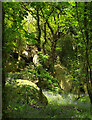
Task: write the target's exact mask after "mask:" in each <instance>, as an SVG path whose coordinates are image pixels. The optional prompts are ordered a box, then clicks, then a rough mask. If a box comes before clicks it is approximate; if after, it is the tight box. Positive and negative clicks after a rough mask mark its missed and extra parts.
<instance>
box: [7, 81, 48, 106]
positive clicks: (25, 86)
mask: <svg viewBox="0 0 92 120" xmlns="http://www.w3.org/2000/svg"><path fill="white" fill-rule="evenodd" d="M6 92H7V101H9V102H8V104H9V105H10V106H12V107H11V108H13V107H14V104H19V105H23V104H24V105H25V104H28V105H30V106H36V107H44V106H46V105H47V103H48V100H47V98H46V97H45V95H44V94H43V93H42V96H41V95H40V91H39V88H38V87H37V85H36V84H35V83H33V82H31V81H28V80H21V79H18V80H16V82H14V83H13V84H8V83H6ZM40 96H41V98H42V99H40Z"/></svg>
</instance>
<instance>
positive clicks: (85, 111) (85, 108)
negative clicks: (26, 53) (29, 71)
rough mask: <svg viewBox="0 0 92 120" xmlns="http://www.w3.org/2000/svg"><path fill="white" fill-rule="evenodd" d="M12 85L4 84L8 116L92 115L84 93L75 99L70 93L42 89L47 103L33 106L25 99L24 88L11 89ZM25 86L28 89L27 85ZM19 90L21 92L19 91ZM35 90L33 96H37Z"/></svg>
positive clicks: (64, 116)
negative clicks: (39, 106)
mask: <svg viewBox="0 0 92 120" xmlns="http://www.w3.org/2000/svg"><path fill="white" fill-rule="evenodd" d="M26 82H27V81H26ZM27 84H28V83H27ZM13 86H14V85H13V84H7V85H6V90H7V96H6V97H7V101H8V102H7V111H6V112H7V113H8V117H9V118H43V119H44V118H56V119H58V118H60V119H62V118H74V119H77V118H85V119H86V118H89V119H91V118H92V115H90V102H89V97H88V95H85V96H84V97H82V98H81V99H79V100H75V96H74V95H73V94H70V93H62V94H57V93H53V92H51V91H45V90H43V94H44V95H45V96H46V97H47V99H48V105H47V106H46V107H42V108H33V107H32V106H30V104H27V102H26V100H25V99H26V97H25V91H24V88H23V89H22V88H21V89H19V87H18V86H17V87H14V89H13ZM15 86H16V84H15ZM26 87H27V89H28V86H26ZM32 89H33V88H31V90H32ZM21 91H22V93H20V92H21ZM36 92H37V91H36V89H35V91H34V93H35V94H34V93H33V94H34V96H37V93H36ZM17 93H19V94H17ZM33 100H34V99H33ZM33 102H35V101H33Z"/></svg>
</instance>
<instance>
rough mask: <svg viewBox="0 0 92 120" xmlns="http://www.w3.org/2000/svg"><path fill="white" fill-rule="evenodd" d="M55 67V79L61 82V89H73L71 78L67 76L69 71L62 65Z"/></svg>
mask: <svg viewBox="0 0 92 120" xmlns="http://www.w3.org/2000/svg"><path fill="white" fill-rule="evenodd" d="M54 67H55V77H56V78H57V79H58V81H59V85H60V87H61V88H62V89H63V90H64V91H69V90H70V89H71V87H72V81H71V78H70V77H69V76H68V75H67V69H66V68H65V67H63V66H62V65H60V64H57V65H55V66H54Z"/></svg>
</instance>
